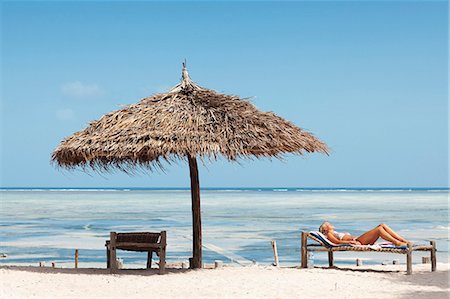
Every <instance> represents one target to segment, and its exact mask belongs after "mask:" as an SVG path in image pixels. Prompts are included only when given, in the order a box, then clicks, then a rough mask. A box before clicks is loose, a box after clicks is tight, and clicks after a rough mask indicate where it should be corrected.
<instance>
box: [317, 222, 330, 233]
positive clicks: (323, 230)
mask: <svg viewBox="0 0 450 299" xmlns="http://www.w3.org/2000/svg"><path fill="white" fill-rule="evenodd" d="M328 225H330V222H328V221H325V222H324V223H322V224H321V225H320V226H319V232H321V233H322V234H325V227H327V226H328Z"/></svg>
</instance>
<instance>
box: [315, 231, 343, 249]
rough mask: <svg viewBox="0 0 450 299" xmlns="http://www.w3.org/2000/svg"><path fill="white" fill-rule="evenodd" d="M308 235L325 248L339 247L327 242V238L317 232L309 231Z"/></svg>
mask: <svg viewBox="0 0 450 299" xmlns="http://www.w3.org/2000/svg"><path fill="white" fill-rule="evenodd" d="M309 234H310V235H312V236H313V237H315V238H316V239H318V240H319V241H320V242H321V243H322V245H324V246H325V247H334V246H339V245H338V244H334V243H333V242H331V241H330V240H328V238H327V237H326V236H325V235H324V234H322V233H321V232H319V231H311V232H309Z"/></svg>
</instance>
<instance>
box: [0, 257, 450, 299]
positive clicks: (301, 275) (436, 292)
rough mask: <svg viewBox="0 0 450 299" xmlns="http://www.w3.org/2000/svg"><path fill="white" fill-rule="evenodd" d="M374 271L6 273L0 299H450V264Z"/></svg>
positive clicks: (17, 269) (7, 269) (48, 270)
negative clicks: (408, 270)
mask: <svg viewBox="0 0 450 299" xmlns="http://www.w3.org/2000/svg"><path fill="white" fill-rule="evenodd" d="M370 269H371V270H372V271H369V272H363V271H357V270H355V268H346V270H344V269H339V270H335V269H321V268H315V269H298V268H276V267H262V266H251V267H224V268H221V269H202V270H184V269H169V271H168V273H167V274H166V275H157V274H156V272H155V271H156V270H151V271H144V270H120V272H119V274H109V273H108V272H107V270H105V269H77V270H75V269H52V268H37V267H2V268H1V269H0V279H1V283H2V287H1V295H2V298H103V297H105V298H106V297H108V298H150V297H152V298H412V297H414V298H449V296H450V292H449V280H448V279H449V269H450V265H449V264H444V263H438V271H437V272H434V273H432V272H430V269H429V265H414V271H415V273H414V274H413V275H410V276H408V275H405V272H404V265H396V266H394V265H390V266H373V267H371V268H370Z"/></svg>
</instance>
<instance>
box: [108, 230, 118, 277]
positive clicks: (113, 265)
mask: <svg viewBox="0 0 450 299" xmlns="http://www.w3.org/2000/svg"><path fill="white" fill-rule="evenodd" d="M109 236H110V239H109V240H110V242H109V265H110V269H111V272H114V270H116V269H117V256H116V238H117V234H116V233H115V232H111V233H110V235H109Z"/></svg>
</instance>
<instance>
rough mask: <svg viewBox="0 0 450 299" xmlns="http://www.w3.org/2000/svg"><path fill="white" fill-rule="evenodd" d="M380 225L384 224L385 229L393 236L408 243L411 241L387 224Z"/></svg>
mask: <svg viewBox="0 0 450 299" xmlns="http://www.w3.org/2000/svg"><path fill="white" fill-rule="evenodd" d="M380 226H382V227H383V228H384V230H385V231H386V232H387V233H388V234H390V235H391V236H392V237H394V238H396V239H397V240H399V241H401V242H404V243H408V242H409V241H408V240H406V239H405V238H403V237H402V236H400V235H399V234H397V233H396V232H395V231H394V230H393V229H392V228H390V227H389V226H388V225H387V224H384V223H382V224H380Z"/></svg>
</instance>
